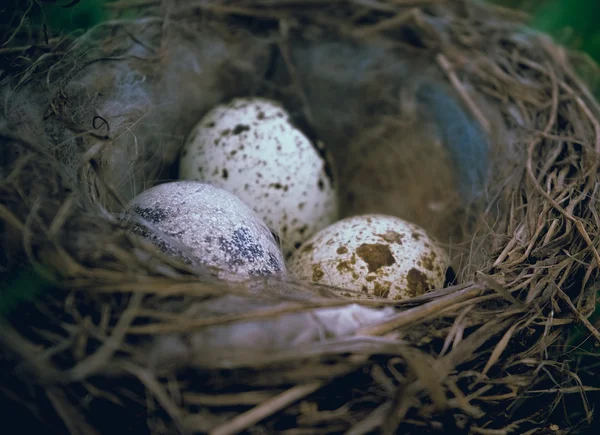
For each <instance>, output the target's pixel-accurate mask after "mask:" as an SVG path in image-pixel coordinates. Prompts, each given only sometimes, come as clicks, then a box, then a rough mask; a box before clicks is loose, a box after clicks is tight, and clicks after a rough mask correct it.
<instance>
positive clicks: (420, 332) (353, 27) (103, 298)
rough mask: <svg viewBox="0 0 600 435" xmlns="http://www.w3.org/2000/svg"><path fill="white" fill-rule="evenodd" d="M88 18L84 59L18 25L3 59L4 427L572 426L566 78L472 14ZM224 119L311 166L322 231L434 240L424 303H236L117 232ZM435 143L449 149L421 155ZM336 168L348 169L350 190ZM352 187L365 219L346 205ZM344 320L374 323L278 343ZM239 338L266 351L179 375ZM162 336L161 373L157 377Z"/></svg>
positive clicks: (579, 97)
mask: <svg viewBox="0 0 600 435" xmlns="http://www.w3.org/2000/svg"><path fill="white" fill-rule="evenodd" d="M110 8H111V11H112V13H113V16H112V18H111V19H110V20H109V21H106V22H104V23H102V24H100V25H98V26H96V27H94V28H93V29H91V30H89V31H87V32H86V33H83V34H72V35H67V36H61V37H49V36H48V35H47V33H46V34H45V33H44V32H39V33H36V32H35V31H31V29H26V25H25V24H26V23H27V21H26V20H20V21H17V24H19V25H18V26H17V27H16V28H13V29H9V31H7V32H6V34H5V35H4V36H5V43H4V45H3V46H2V48H0V53H1V55H2V76H1V80H2V87H1V90H0V92H1V93H2V97H3V98H2V103H3V105H2V115H1V118H0V141H1V143H2V149H1V154H0V155H1V156H2V160H1V161H0V163H1V165H0V171H1V172H0V197H1V198H2V202H1V203H0V222H1V225H2V238H3V239H2V246H3V252H2V255H1V257H0V258H1V260H0V264H1V267H2V274H3V275H4V278H5V282H6V283H7V284H6V285H5V286H4V287H3V290H2V301H3V309H4V312H3V315H4V320H3V324H2V328H1V329H0V339H1V341H2V344H3V347H2V352H1V353H0V355H2V359H1V361H2V367H3V370H2V375H1V377H2V381H1V382H0V384H1V385H2V387H0V392H1V393H2V396H3V399H4V403H5V408H4V409H5V410H8V409H10V410H11V412H10V415H8V414H9V413H6V415H7V416H9V417H11V416H12V417H13V418H14V419H15V420H16V421H17V423H16V424H18V426H17V427H21V428H25V429H27V428H30V427H34V425H35V424H36V421H39V422H40V424H43V425H44V426H39V427H43V428H44V429H45V430H46V431H49V430H51V431H52V432H53V433H71V434H93V433H125V432H129V431H135V432H136V433H152V434H158V433H178V432H181V433H203V432H209V433H212V434H214V435H217V434H219V435H223V434H230V433H238V432H246V433H266V432H268V433H271V432H282V433H289V434H302V433H348V434H362V433H372V432H381V433H395V432H400V433H406V434H408V433H429V432H431V433H434V432H448V431H459V430H460V431H463V433H475V434H504V433H510V432H518V433H536V432H538V433H543V432H544V431H549V432H550V431H551V432H554V433H556V432H557V431H561V430H563V429H567V428H568V426H575V425H577V424H579V423H580V422H581V421H586V420H589V418H590V415H591V413H590V409H589V407H588V403H587V401H586V399H585V395H586V386H585V385H583V383H582V382H581V380H580V378H579V377H578V375H577V374H576V373H575V371H574V370H575V369H574V367H573V365H574V362H573V363H570V362H569V361H571V360H572V361H575V359H573V358H571V357H570V355H571V353H572V352H573V348H572V347H570V346H569V341H568V337H569V331H570V330H571V328H572V327H573V325H575V324H576V325H579V326H580V327H583V328H584V330H585V332H586V333H587V334H590V335H592V336H593V339H594V340H597V339H599V338H600V334H599V333H598V331H597V330H596V329H595V327H594V325H593V324H592V323H590V321H589V320H588V318H589V316H590V314H591V313H592V312H593V311H594V309H595V305H596V299H595V297H596V296H595V295H596V291H597V284H596V281H597V278H598V273H599V268H598V266H600V255H599V254H598V246H599V237H598V228H600V218H599V214H598V204H597V198H598V197H599V196H598V168H599V166H598V163H599V161H598V152H599V151H600V124H599V121H598V119H599V118H598V116H599V114H600V110H599V109H598V105H597V103H596V102H595V100H594V99H593V98H592V97H591V96H590V94H589V92H588V90H587V88H586V86H585V85H584V84H583V83H582V82H581V81H580V79H579V78H578V76H577V75H576V74H575V73H574V72H573V68H572V65H573V58H572V57H571V54H569V53H566V52H565V51H564V50H562V49H560V48H559V47H557V46H556V45H554V44H553V43H552V42H550V41H549V40H548V39H547V38H545V37H543V36H540V35H537V34H535V33H533V32H531V31H529V30H528V29H527V28H526V27H525V25H524V17H522V16H520V15H518V14H515V13H513V12H509V11H507V10H503V9H500V8H497V7H491V6H485V5H482V4H480V3H479V2H475V1H467V0H463V1H459V0H456V1H451V0H447V1H439V0H437V1H436V0H421V1H404V0H399V1H398V0H395V1H394V0H341V1H325V0H311V1H289V0H244V1H226V0H211V1H194V0H163V1H153V0H147V1H146V0H141V1H135V2H126V1H122V2H116V3H111V4H110ZM38 35H40V36H39V37H38ZM425 78H427V79H425ZM427 80H429V82H430V83H437V84H438V85H439V86H440V88H439V89H446V90H447V91H445V92H447V93H446V94H443V95H451V96H452V98H450V99H448V104H449V106H448V110H439V109H440V106H438V105H436V104H437V103H436V101H438V100H437V99H436V97H435V94H434V96H433V97H432V96H431V95H428V94H427V93H424V94H423V93H420V92H421V91H422V90H423V89H425V88H424V87H422V86H420V84H422V83H425V82H427ZM246 95H258V96H266V97H269V98H276V99H278V100H280V101H282V102H283V103H284V105H285V106H286V107H287V108H288V109H289V111H290V113H292V114H293V116H294V118H295V119H296V120H297V123H298V125H299V126H301V128H302V129H303V130H304V131H305V132H306V134H307V135H309V136H310V137H311V138H313V139H314V140H315V141H316V140H317V139H318V140H320V141H323V143H324V144H325V145H326V147H325V149H326V150H329V151H327V153H329V154H330V157H331V158H332V161H333V163H334V164H335V166H336V168H337V169H336V170H337V173H338V174H339V175H338V178H337V186H338V189H339V192H340V198H341V202H342V209H343V211H344V213H346V214H348V215H349V214H352V213H355V212H357V210H359V211H360V210H368V211H378V212H382V213H389V214H396V215H400V216H402V217H404V218H406V219H411V220H414V221H415V222H417V223H419V224H421V225H423V226H424V227H425V228H426V229H427V230H428V231H430V232H431V234H433V235H434V236H435V237H436V238H437V239H438V240H440V243H441V244H442V245H443V246H445V247H446V248H448V249H449V250H450V251H451V252H452V254H451V255H452V268H451V269H452V272H453V273H449V276H448V279H447V285H446V287H445V288H441V289H436V290H434V291H431V292H428V293H426V294H424V295H421V296H417V297H415V298H411V299H407V300H402V301H390V300H387V299H381V298H377V297H366V296H364V295H362V297H354V296H352V295H350V296H348V295H349V294H348V293H345V292H340V291H338V290H337V289H334V288H326V287H318V286H313V285H308V284H305V283H299V282H294V281H292V280H291V279H290V280H288V281H285V282H283V283H282V282H281V281H278V280H275V279H273V280H271V279H270V278H269V279H265V280H263V281H261V282H260V285H259V286H257V285H253V286H251V287H248V286H242V285H232V284H227V283H223V282H220V281H218V280H215V279H214V278H212V277H211V275H209V274H208V273H207V272H206V271H202V270H197V269H195V268H193V267H191V266H189V265H185V264H182V263H181V262H179V261H178V260H177V259H174V258H170V257H168V256H166V255H165V254H162V253H160V252H158V251H157V250H156V249H155V248H154V247H153V246H152V245H150V244H149V243H148V242H146V241H144V240H141V239H140V238H138V237H136V236H135V234H133V233H132V232H131V231H129V230H128V228H127V227H126V226H125V224H124V222H123V220H122V219H120V217H119V212H120V210H121V208H122V207H123V205H124V204H125V203H127V202H128V200H130V199H131V198H133V197H134V196H135V195H136V194H137V193H139V192H141V191H142V190H143V189H145V188H147V187H149V186H151V185H153V184H156V183H157V182H160V181H163V180H168V179H173V178H175V177H176V175H177V174H176V162H177V158H178V155H179V152H180V150H181V148H182V145H183V139H184V138H185V136H186V135H187V133H188V132H189V131H190V130H191V128H192V127H193V125H194V124H195V123H196V122H197V121H198V120H199V119H200V118H201V117H202V116H203V115H204V114H205V113H206V112H207V111H208V110H209V109H211V108H212V107H213V106H215V105H216V104H219V103H222V102H225V101H227V100H229V99H230V98H233V97H236V96H246ZM445 115H447V116H456V117H457V118H456V120H455V121H452V120H451V121H449V122H448V123H447V124H443V122H446V121H444V118H443V117H444V116H445ZM448 119H450V118H448ZM440 123H442V124H443V125H446V126H450V127H452V126H456V125H463V126H467V127H465V128H463V129H462V130H461V128H458V129H454V130H453V129H452V128H449V129H447V130H443V129H442V130H441V133H440V134H439V135H438V136H436V137H437V138H438V139H439V140H438V141H437V142H436V140H435V138H432V137H431V136H428V134H429V132H430V131H433V130H434V128H433V127H431V126H432V125H433V126H435V125H438V124H440ZM461 123H462V124H461ZM469 126H470V127H469ZM430 127H431V128H430ZM458 138H460V139H458ZM384 142H385V143H386V144H387V147H388V148H386V149H388V150H389V149H392V150H393V151H391V152H390V151H388V152H382V151H380V150H379V148H377V147H376V145H374V144H377V143H384ZM440 143H441V144H442V147H443V146H445V147H446V148H447V150H448V153H446V154H444V155H446V157H447V156H450V157H449V158H447V160H445V161H444V160H443V159H442V160H439V159H438V160H436V159H437V157H436V156H437V155H438V154H440V153H439V152H437V151H435V150H436V149H437V148H436V146H438V145H439V144H440ZM436 144H437V145H436ZM483 146H484V147H485V150H486V152H484V153H481V150H482V149H483V148H482V147H483ZM428 147H430V148H428ZM478 147H479V148H478ZM438 148H439V146H438ZM360 152H363V154H360ZM436 153H437V154H436ZM358 154H360V155H361V156H363V157H364V156H366V157H364V161H365V162H368V164H370V165H371V166H372V167H371V169H368V168H367V169H364V167H360V168H359V169H356V168H357V166H356V165H357V164H359V163H360V162H361V159H363V157H360V158H354V159H353V156H355V155H358ZM393 155H397V156H399V157H396V158H394V157H390V156H393ZM357 162H358V163H357ZM407 162H408V163H409V164H407ZM440 162H442V163H440ZM444 162H445V163H444ZM366 164H367V163H365V165H366ZM401 165H403V166H401ZM428 165H431V166H428ZM174 168H175V169H174ZM415 168H417V169H418V170H415ZM428 168H429V169H428ZM431 168H437V169H435V170H434V169H431ZM409 169H412V170H413V172H412V173H411V175H410V177H409V176H406V177H404V178H403V174H406V173H407V171H408V170H409ZM361 171H363V172H361ZM357 173H363V174H365V175H363V178H362V179H360V181H359V182H358V183H356V180H354V181H353V180H351V179H350V178H351V177H352V176H355V175H356V174H357ZM482 174H483V175H482ZM377 176H379V179H376V178H377ZM481 177H483V178H482V180H483V182H484V184H482V185H481V186H483V188H482V189H480V191H478V192H476V193H477V194H472V193H473V189H471V190H469V186H471V187H473V185H478V184H477V183H479V182H480V181H481V180H480V178H481ZM390 180H392V181H390ZM353 183H354V184H353ZM369 183H371V184H369ZM386 183H387V184H386ZM365 184H366V185H369V186H370V188H371V193H369V194H368V195H364V196H361V195H357V194H356V192H354V193H353V192H352V191H351V189H350V188H348V186H351V185H359V186H362V185H365ZM448 186H455V187H456V186H457V187H456V189H454V190H452V189H453V188H451V187H448ZM465 186H466V187H467V189H466V190H465V189H464V187H465ZM444 188H446V190H444ZM475 190H477V189H475ZM457 192H458V193H457ZM357 197H358V202H357ZM365 197H366V198H369V201H368V203H363V204H362V205H356V204H357V203H360V200H361V198H365ZM449 198H451V199H452V200H451V201H448V199H449ZM434 200H435V201H442V202H444V200H445V204H446V208H443V211H441V212H440V211H439V210H438V209H436V208H435V207H433V208H432V207H431V202H432V201H433V202H435V201H434ZM361 207H362V208H361ZM357 296H358V295H357ZM344 306H351V307H354V308H353V309H357V310H358V309H362V308H365V309H366V308H368V309H369V310H373V311H377V310H376V309H380V308H387V309H388V310H391V311H392V314H391V315H389V316H386V317H384V318H382V319H380V320H377V321H375V322H371V323H369V324H366V325H359V326H358V327H356V328H354V329H353V330H352V333H351V334H346V335H343V334H342V335H343V336H340V335H339V334H338V335H336V334H333V335H331V336H328V335H327V334H323V335H322V336H319V337H317V339H314V340H304V341H302V340H297V337H295V336H294V337H291V336H287V335H286V334H288V333H289V334H291V333H290V331H287V330H286V329H285V325H286V324H287V323H288V322H292V320H294V321H297V320H298V319H300V320H302V319H304V320H303V321H306V322H309V320H307V319H309V318H311V316H310V314H311V313H314V312H315V310H317V309H334V308H335V309H338V308H340V307H344ZM377 312H379V311H377ZM305 314H306V316H305V317H302V316H303V315H305ZM350 317H351V316H350ZM342 320H343V319H342ZM342 320H340V319H338V320H336V321H339V322H342ZM295 324H298V323H295ZM299 325H300V326H299V328H304V327H305V326H303V325H305V324H304V323H300V324H299ZM306 325H309V323H306ZM236 326H239V329H238V330H237V331H247V330H248V328H258V330H259V331H262V330H264V331H270V332H268V333H266V334H267V335H266V336H267V337H268V340H270V341H269V342H268V343H264V342H263V341H264V340H263V341H261V340H259V339H257V340H256V347H255V348H253V347H252V346H246V347H245V348H243V349H241V348H239V347H236V346H234V345H232V348H227V343H228V342H227V340H225V343H224V344H225V345H222V344H223V343H218V340H213V341H210V340H207V341H205V342H203V343H204V344H203V345H202V346H201V347H200V348H199V349H196V351H197V352H196V355H191V356H190V355H189V354H188V353H186V349H187V348H186V347H185V346H186V343H187V344H188V345H189V342H190V341H193V337H196V336H200V337H202V336H203V335H202V334H209V331H228V330H233V329H231V328H234V327H236ZM306 327H307V328H308V326H306ZM219 328H221V329H219ZM227 328H230V329H227ZM261 328H262V329H261ZM240 333H242V332H240ZM269 334H270V335H269ZM292 335H293V334H292ZM164 336H170V337H175V338H174V340H175V341H173V342H172V343H171V344H172V346H175V347H177V346H182V347H183V351H182V353H181V354H177V353H175V354H176V355H181V358H179V357H177V358H172V359H171V360H170V361H168V362H167V363H159V362H157V361H158V360H161V358H159V357H160V356H163V353H165V352H166V353H168V352H169V351H170V350H169V349H166V348H161V349H162V350H159V351H158V353H159V354H160V355H158V356H157V350H156V347H155V343H156V342H157V341H156V340H157V338H158V337H164ZM290 337H291V338H290ZM238 341H239V340H238ZM171 350H172V349H171ZM188 350H189V349H188ZM157 358H158V359H157ZM567 396H577V397H578V398H579V399H580V400H581V401H580V402H578V403H575V404H571V408H569V409H567V412H566V414H567V415H569V416H570V417H571V419H570V420H568V419H565V418H564V417H563V416H561V415H557V414H556V413H553V412H552V411H554V410H555V409H560V408H561V406H560V405H561V404H562V403H563V402H564V403H567V402H565V401H564V399H565V397H567ZM565 409H566V408H565ZM29 425H31V426H29ZM39 427H38V429H39Z"/></svg>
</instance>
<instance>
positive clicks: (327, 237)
mask: <svg viewBox="0 0 600 435" xmlns="http://www.w3.org/2000/svg"><path fill="white" fill-rule="evenodd" d="M447 262H448V260H447V256H446V253H445V252H444V251H442V250H441V249H440V248H439V247H437V246H436V244H435V242H434V241H433V240H432V239H431V238H430V237H429V236H428V235H427V234H426V233H425V231H424V230H423V229H422V228H421V227H419V226H417V225H415V224H412V223H410V222H407V221H404V220H402V219H399V218H397V217H393V216H387V215H380V214H369V215H361V216H354V217H350V218H346V219H343V220H341V221H338V222H336V223H334V224H333V225H330V226H328V227H326V228H324V229H323V230H321V231H319V232H318V233H317V234H315V235H314V236H312V237H311V238H310V239H309V240H307V241H306V242H305V243H304V244H303V245H302V247H300V249H298V250H297V251H296V252H295V253H294V254H293V256H292V257H291V258H290V261H289V263H288V270H289V272H290V273H292V274H294V275H296V276H297V277H298V278H299V279H301V280H306V281H310V282H312V283H318V284H324V285H329V286H334V287H339V288H343V289H347V290H354V291H360V292H363V293H368V294H371V295H375V296H379V297H384V298H388V299H392V300H399V299H406V298H410V297H415V296H419V295H422V294H423V293H425V292H427V291H428V290H431V289H436V288H441V287H443V285H444V280H445V273H446V268H447Z"/></svg>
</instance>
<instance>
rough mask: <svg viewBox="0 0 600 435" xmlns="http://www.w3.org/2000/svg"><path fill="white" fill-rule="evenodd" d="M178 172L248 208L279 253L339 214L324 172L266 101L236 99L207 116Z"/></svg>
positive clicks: (323, 165) (286, 118) (322, 165)
mask: <svg viewBox="0 0 600 435" xmlns="http://www.w3.org/2000/svg"><path fill="white" fill-rule="evenodd" d="M179 171H180V172H179V177H180V178H181V179H191V180H198V181H202V182H205V183H209V184H212V185H215V186H218V187H221V188H223V189H226V190H228V191H230V192H232V193H234V194H235V195H236V196H238V197H239V198H240V199H242V200H243V201H244V202H245V203H247V204H248V205H250V206H251V207H252V208H253V209H254V211H255V212H256V213H257V214H258V215H259V216H260V217H261V218H262V219H263V220H264V221H265V223H266V224H267V225H268V226H269V227H270V228H271V230H273V231H274V232H275V233H276V234H278V235H279V237H280V239H281V243H282V249H283V251H284V253H286V254H288V253H290V252H291V251H293V250H294V248H296V247H298V246H299V245H300V244H301V243H302V242H303V241H304V240H306V239H307V238H308V237H310V236H311V235H313V234H314V233H316V232H317V231H319V230H320V229H322V228H324V227H325V226H327V225H328V224H330V223H331V222H334V221H335V220H336V219H337V216H338V200H337V194H336V190H335V188H334V184H333V180H332V178H333V177H332V173H331V168H330V167H329V166H328V165H327V163H326V161H325V159H323V158H322V157H321V155H320V153H319V151H318V150H317V149H316V148H315V146H313V144H312V143H311V141H310V140H309V139H308V138H307V137H306V136H305V135H304V134H303V133H302V132H301V131H300V130H298V129H297V128H296V127H295V126H294V125H293V124H292V122H291V120H290V117H289V115H288V113H287V112H286V111H285V109H284V108H283V107H282V106H281V105H280V104H278V103H276V102H273V101H270V100H266V99H261V98H238V99H234V100H233V101H231V102H230V103H228V104H223V105H220V106H217V107H216V108H214V109H213V110H212V111H210V112H209V113H208V114H207V115H206V116H205V117H204V118H203V119H202V120H201V121H200V122H199V123H198V124H197V125H196V126H195V127H194V129H193V130H192V132H191V133H190V135H189V136H188V138H187V141H186V144H185V146H184V149H183V151H182V156H181V160H180V167H179Z"/></svg>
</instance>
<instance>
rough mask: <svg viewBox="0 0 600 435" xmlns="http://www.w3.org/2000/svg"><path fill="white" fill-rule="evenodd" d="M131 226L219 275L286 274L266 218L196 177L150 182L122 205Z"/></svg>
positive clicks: (283, 262) (187, 259)
mask: <svg viewBox="0 0 600 435" xmlns="http://www.w3.org/2000/svg"><path fill="white" fill-rule="evenodd" d="M124 213H125V216H132V215H137V216H138V217H140V218H142V219H143V222H142V223H135V224H134V225H133V231H134V232H135V233H137V234H139V235H141V236H143V237H145V238H147V239H148V240H150V241H152V242H153V243H154V244H155V245H156V246H157V247H158V248H159V249H161V250H162V251H163V252H166V253H168V254H170V255H173V256H176V257H178V258H180V259H182V260H183V261H184V262H186V263H188V264H195V265H203V266H208V267H211V268H216V269H217V270H216V271H217V274H218V275H219V276H220V277H222V278H232V277H233V276H238V277H244V276H246V277H247V276H260V275H271V274H280V273H285V261H284V259H283V255H282V253H281V251H280V250H279V247H278V245H277V243H276V241H275V238H274V237H273V235H272V234H271V231H270V230H269V228H268V227H267V226H266V225H265V223H264V222H263V221H262V220H261V219H260V218H259V217H258V216H256V214H255V213H254V211H252V209H251V208H250V207H249V206H247V205H246V204H244V203H243V202H242V201H241V200H240V199H239V198H237V197H236V196H235V195H233V194H231V193H229V192H227V191H225V190H223V189H219V188H217V187H214V186H210V185H208V184H203V183H199V182H196V181H177V182H170V183H164V184H160V185H158V186H155V187H152V188H150V189H148V190H146V191H144V192H142V193H141V194H139V195H138V196H137V197H135V198H134V199H133V200H132V201H131V202H130V203H129V204H128V206H127V207H126V209H125V210H124Z"/></svg>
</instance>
